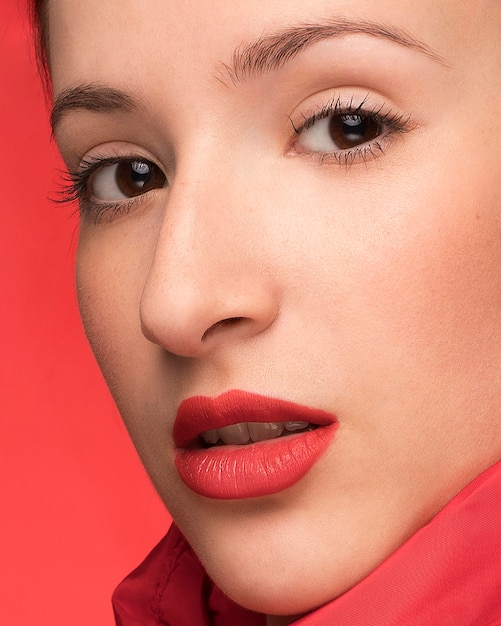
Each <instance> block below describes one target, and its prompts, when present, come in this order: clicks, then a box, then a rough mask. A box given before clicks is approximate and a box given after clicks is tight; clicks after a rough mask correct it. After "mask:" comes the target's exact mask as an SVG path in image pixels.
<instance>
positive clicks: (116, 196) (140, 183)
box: [88, 159, 167, 202]
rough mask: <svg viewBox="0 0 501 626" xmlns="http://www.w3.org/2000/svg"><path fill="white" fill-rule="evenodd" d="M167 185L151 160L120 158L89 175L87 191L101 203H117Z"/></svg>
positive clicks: (162, 174) (161, 173)
mask: <svg viewBox="0 0 501 626" xmlns="http://www.w3.org/2000/svg"><path fill="white" fill-rule="evenodd" d="M166 185H167V179H166V177H165V174H164V173H163V172H162V170H161V169H160V168H159V167H158V166H157V165H155V164H154V163H151V162H150V161H146V160H141V159H127V160H121V161H119V162H118V163H112V164H110V165H103V166H101V167H99V168H98V169H96V170H95V171H94V173H93V174H92V175H91V176H90V177H89V181H88V194H89V196H91V197H93V198H94V199H95V200H98V201H102V202H117V201H120V200H125V199H128V198H134V197H136V196H140V195H142V194H145V193H147V192H148V191H151V190H152V189H160V188H162V187H165V186H166Z"/></svg>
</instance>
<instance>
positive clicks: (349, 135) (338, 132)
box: [329, 114, 381, 150]
mask: <svg viewBox="0 0 501 626" xmlns="http://www.w3.org/2000/svg"><path fill="white" fill-rule="evenodd" d="M329 133H330V136H331V139H332V141H333V142H334V143H335V144H336V146H338V148H339V149H340V150H349V149H350V148H355V147H357V146H360V145H362V144H364V143H367V142H370V141H373V140H374V139H376V137H378V136H379V135H380V134H381V125H380V124H379V122H377V121H376V120H375V119H374V118H372V117H364V116H363V115H353V114H349V115H348V114H347V115H333V116H332V117H331V118H330V121H329Z"/></svg>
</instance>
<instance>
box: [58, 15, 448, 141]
mask: <svg viewBox="0 0 501 626" xmlns="http://www.w3.org/2000/svg"><path fill="white" fill-rule="evenodd" d="M357 34H363V35H368V36H370V37H377V38H380V39H386V40H387V41H390V42H393V43H396V44H399V45H401V46H404V47H406V48H410V49H412V50H416V51H417V52H419V53H421V54H423V55H424V56H426V57H428V58H430V59H432V60H433V61H436V62H437V63H440V64H441V65H444V66H446V67H448V64H447V62H446V61H445V59H444V58H443V57H442V56H441V55H439V54H438V53H437V52H436V51H435V50H433V49H432V48H431V47H430V46H428V45H427V44H426V43H424V42H423V41H421V40H420V39H418V38H416V37H415V36H414V35H411V34H410V33H407V32H406V31H404V30H402V29H399V28H396V27H394V26H386V25H384V24H379V23H376V22H370V21H366V20H351V19H346V18H336V19H331V20H328V21H327V22H323V23H319V24H303V25H299V26H290V27H286V28H284V29H281V30H279V31H276V32H274V33H271V34H267V35H263V36H262V37H260V38H259V39H257V40H256V41H254V42H252V43H250V44H247V45H245V46H240V47H239V48H237V49H236V50H235V51H234V52H233V56H232V59H231V62H230V63H224V62H220V63H219V66H218V69H219V74H220V76H218V78H219V80H221V82H223V83H226V81H225V76H226V77H227V78H229V80H230V81H231V83H233V84H234V85H237V84H238V83H240V82H243V81H245V80H248V79H250V78H252V77H255V76H259V75H263V74H266V73H269V72H273V71H276V70H278V69H280V68H281V67H283V66H284V65H286V64H287V63H288V62H289V61H291V60H292V59H294V57H296V56H297V55H298V54H300V53H301V52H303V51H305V50H306V49H307V48H309V47H311V46H313V45H314V44H317V43H319V42H321V41H324V40H326V39H333V38H334V39H335V38H340V37H345V36H347V35H357ZM78 109H81V110H86V111H93V112H96V113H113V112H117V111H121V112H127V111H144V110H145V109H146V107H145V105H144V104H143V103H142V102H141V100H140V99H139V98H138V97H137V96H135V95H133V94H132V93H128V92H126V91H123V90H120V89H115V88H113V87H108V86H104V85H101V84H99V83H83V84H79V85H75V86H73V87H68V88H67V89H64V90H63V91H62V92H61V93H60V94H59V95H58V96H57V97H56V99H55V100H54V104H53V107H52V113H51V116H50V124H51V128H52V133H53V135H54V134H55V131H56V127H57V126H58V125H59V123H60V122H61V120H62V118H63V117H64V116H65V115H66V114H67V113H69V112H70V111H72V110H78Z"/></svg>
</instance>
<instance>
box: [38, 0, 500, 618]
mask: <svg viewBox="0 0 501 626" xmlns="http://www.w3.org/2000/svg"><path fill="white" fill-rule="evenodd" d="M35 4H36V7H35V12H36V15H37V19H38V23H39V25H40V28H41V35H42V36H41V41H42V51H43V53H44V54H45V55H46V58H47V59H48V65H47V67H48V69H49V71H50V80H51V85H52V89H53V96H54V104H53V112H52V124H53V129H54V135H55V137H56V140H57V143H58V146H59V148H60V150H61V153H62V156H63V158H64V160H65V163H66V165H67V167H68V171H69V172H70V178H71V180H70V184H69V185H68V189H67V196H68V199H69V200H78V202H79V206H80V212H81V230H80V241H79V253H78V263H77V282H78V293H79V301H80V308H81V313H82V318H83V321H84V325H85V329H86V332H87V335H88V337H89V340H90V342H91V345H92V347H93V350H94V352H95V354H96V357H97V360H98V362H99V364H100V367H101V369H102V371H103V374H104V376H105V378H106V380H107V383H108V385H109V387H110V389H111V391H112V393H113V395H114V398H115V400H116V402H117V405H118V407H119V409H120V411H121V414H122V416H123V419H124V421H125V423H126V425H127V428H128V430H129V432H130V434H131V437H132V439H133V441H134V443H135V445H136V447H137V450H138V452H139V454H140V456H141V458H142V461H143V463H144V465H145V467H146V468H147V470H148V472H149V474H150V476H151V479H152V480H153V482H154V484H155V486H156V488H157V490H158V492H159V493H160V495H161V496H162V498H163V500H164V502H165V504H166V506H167V507H168V509H169V511H170V513H171V514H172V516H173V518H174V520H175V522H176V526H175V527H173V529H171V531H170V533H169V535H168V536H167V538H166V539H165V540H164V541H163V542H162V543H161V544H160V545H159V546H158V547H157V548H156V549H155V551H154V552H153V553H152V554H151V555H150V556H149V557H148V559H147V560H146V561H145V563H144V564H143V565H142V566H141V567H140V568H139V569H138V570H137V571H136V572H135V573H134V574H133V575H132V576H131V577H130V578H129V579H127V580H126V581H125V582H124V583H123V584H122V586H121V587H120V588H119V589H118V591H117V592H116V594H115V610H116V613H117V622H118V623H119V624H122V625H129V624H159V623H161V624H189V625H190V626H192V625H194V624H209V623H214V624H218V625H222V624H224V625H229V624H264V623H267V624H268V625H269V626H277V625H281V624H289V623H292V622H294V623H296V621H297V623H298V624H304V625H308V626H311V625H313V624H315V625H316V624H318V625H320V624H322V625H325V624H339V625H341V624H342V625H343V626H346V625H354V624H357V625H362V624H364V625H365V624H367V625H369V624H371V625H374V624H381V625H384V626H388V625H395V626H396V625H397V624H398V625H401V624H413V625H418V624H419V625H424V624H427V625H431V624H461V625H463V624H464V625H466V624H467V625H473V624H475V625H477V624H478V625H480V624H482V625H485V624H488V625H491V626H492V625H494V624H500V623H501V606H500V600H499V598H500V578H501V576H500V573H499V572H500V568H499V564H500V548H499V541H498V539H497V537H498V536H499V512H500V500H501V495H500V493H501V492H500V471H501V469H500V465H499V463H497V462H498V461H499V459H500V457H501V419H500V409H499V407H500V404H501V403H500V400H501V367H500V365H501V321H500V320H501V317H500V311H501V273H500V272H499V268H500V267H501V237H500V236H499V235H500V234H501V186H500V185H499V163H500V162H501V144H500V142H499V139H498V138H499V136H500V133H501V101H500V98H499V93H500V89H501V72H500V68H501V39H500V33H501V5H500V4H499V2H496V0H469V1H465V2H462V3H457V2H456V1H454V0H446V1H445V2H441V3H436V2H432V1H431V0H424V1H423V2H420V3H414V2H411V1H410V0H404V1H401V2H396V1H395V0H377V1H375V2H374V0H371V1H369V0H367V1H365V0H363V1H361V2H358V3H357V4H356V8H354V7H353V3H352V2H347V1H346V0H334V1H332V0H329V2H327V1H326V0H308V1H306V2H305V1H304V0H301V2H300V1H299V0H298V1H297V2H291V1H290V0H278V1H277V2H273V3H266V2H261V3H258V4H257V5H256V4H255V3H248V2H245V1H244V0H232V1H231V2H230V1H228V0H217V1H214V2H211V3H207V4H202V5H201V4H200V3H196V2H186V1H185V2H176V1H175V0H150V1H149V2H148V3H145V4H144V6H138V3H137V2H136V3H134V2H129V1H128V0H127V1H126V0H109V1H108V2H105V3H103V2H98V1H97V0H86V1H85V2H73V1H72V2H69V1H68V0H47V1H46V2H37V3H35ZM458 494H459V495H458ZM191 549H193V551H194V553H193V552H191ZM195 554H196V555H197V556H195ZM198 559H200V563H199V561H198ZM230 598H231V600H230ZM318 607H322V608H318ZM265 616H266V617H265Z"/></svg>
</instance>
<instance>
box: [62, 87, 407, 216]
mask: <svg viewBox="0 0 501 626" xmlns="http://www.w3.org/2000/svg"><path fill="white" fill-rule="evenodd" d="M367 101H368V96H366V97H365V98H364V99H363V100H362V101H361V102H360V104H358V105H355V104H354V97H352V98H351V100H350V101H349V102H346V101H341V98H340V97H337V98H333V99H332V100H330V101H329V102H327V103H326V104H325V105H324V106H323V107H322V108H321V109H320V110H319V111H318V112H316V113H314V114H312V115H309V116H303V122H302V123H301V124H300V125H299V126H296V125H295V124H294V122H293V121H292V119H291V118H289V119H290V122H291V125H292V127H293V129H294V133H295V134H296V137H299V136H300V135H301V134H302V133H303V132H304V131H306V130H308V129H309V128H312V127H313V126H314V125H315V124H316V123H317V122H319V121H320V120H324V119H326V118H328V117H333V116H336V115H338V116H340V115H360V116H363V117H365V118H370V119H371V120H373V121H374V122H376V123H377V124H379V125H381V126H386V127H387V129H388V130H387V131H386V132H384V133H383V134H382V135H381V136H378V137H377V138H376V139H374V140H373V141H369V142H367V143H364V144H361V145H360V146H356V147H354V148H350V149H345V150H337V151H332V152H317V151H314V152H304V151H303V152H301V151H297V150H296V151H295V153H296V154H304V155H306V156H312V157H315V158H316V159H317V160H318V161H319V163H320V164H323V163H324V162H326V161H327V162H329V161H333V162H335V163H336V164H337V165H341V166H345V167H350V166H351V165H352V164H353V163H355V162H357V161H362V162H366V161H367V160H368V159H375V158H377V156H378V154H377V153H379V154H384V149H385V147H386V142H387V141H388V140H390V139H391V138H392V136H394V135H395V134H401V133H404V132H407V131H408V130H410V127H411V124H410V120H409V118H408V117H405V116H404V115H403V114H401V113H396V112H394V111H393V110H391V109H390V110H388V111H386V112H384V113H383V111H384V109H385V105H384V104H382V105H380V106H379V105H378V106H373V107H372V108H370V107H367ZM135 160H137V161H147V159H145V158H144V157H143V156H141V155H133V154H131V155H127V156H122V155H120V156H119V155H117V156H112V157H106V156H100V155H96V156H89V157H85V158H84V159H83V160H82V162H81V163H80V166H79V170H78V171H75V172H66V173H64V174H63V182H62V184H61V187H60V190H59V192H58V197H57V199H56V201H57V202H61V203H63V204H66V203H68V204H72V203H74V202H78V207H79V212H80V215H81V216H91V217H92V220H93V221H94V223H96V224H97V223H99V222H101V221H104V220H105V219H106V220H108V221H112V220H113V219H114V218H115V217H118V216H120V215H126V214H127V213H129V212H130V211H131V210H132V208H133V207H134V208H135V207H137V206H138V204H140V203H141V202H143V201H144V200H145V199H146V196H147V195H148V194H147V193H145V194H141V195H138V196H134V197H131V198H129V199H122V200H118V201H110V202H95V201H93V200H91V199H90V198H89V196H88V188H89V182H90V180H91V178H92V176H93V175H94V174H95V173H96V172H98V171H99V170H101V169H102V168H105V167H108V166H112V165H116V164H119V163H122V162H130V161H135Z"/></svg>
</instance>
